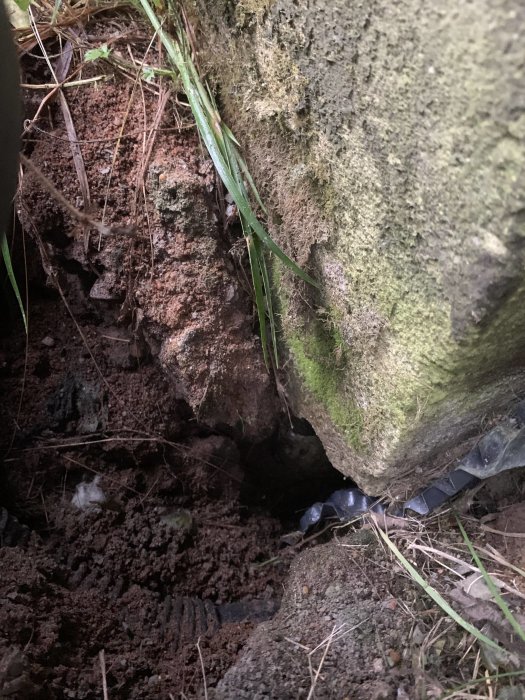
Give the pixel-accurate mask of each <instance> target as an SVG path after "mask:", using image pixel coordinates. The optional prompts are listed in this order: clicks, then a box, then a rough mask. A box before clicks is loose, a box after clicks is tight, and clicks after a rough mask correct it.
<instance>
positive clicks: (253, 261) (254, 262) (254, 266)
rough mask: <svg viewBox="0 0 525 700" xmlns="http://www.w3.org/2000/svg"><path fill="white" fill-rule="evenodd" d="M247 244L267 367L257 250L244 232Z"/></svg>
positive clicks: (251, 238)
mask: <svg viewBox="0 0 525 700" xmlns="http://www.w3.org/2000/svg"><path fill="white" fill-rule="evenodd" d="M244 235H245V238H246V242H247V244H248V255H249V256H250V269H251V271H252V281H253V290H254V292H255V306H256V307H257V315H258V316H259V330H260V333H261V344H262V348H263V355H264V361H265V363H266V365H267V366H268V360H269V357H268V333H267V330H266V304H265V301H264V291H263V280H262V276H261V267H260V258H259V251H258V249H257V239H256V238H255V237H254V236H253V234H252V233H248V232H245V234H244Z"/></svg>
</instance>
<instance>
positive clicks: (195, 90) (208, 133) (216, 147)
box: [139, 0, 319, 287]
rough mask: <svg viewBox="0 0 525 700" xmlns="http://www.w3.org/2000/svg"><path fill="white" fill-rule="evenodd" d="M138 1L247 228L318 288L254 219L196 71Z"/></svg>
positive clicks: (142, 0)
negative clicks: (173, 70)
mask: <svg viewBox="0 0 525 700" xmlns="http://www.w3.org/2000/svg"><path fill="white" fill-rule="evenodd" d="M139 2H140V4H141V6H142V7H143V9H144V11H145V13H146V15H147V17H148V19H149V20H150V22H151V24H152V26H153V28H154V29H155V31H156V32H157V33H158V35H159V37H160V39H161V41H162V43H163V44H164V47H165V49H166V52H167V54H168V56H169V58H170V60H171V61H172V62H173V63H174V65H175V67H176V68H177V69H178V71H179V73H180V75H181V79H182V83H183V86H184V91H185V93H186V96H187V98H188V102H189V103H190V106H191V109H192V112H193V115H194V117H195V121H196V122H197V127H198V129H199V132H200V133H201V137H202V139H203V141H204V143H205V145H206V148H207V149H208V152H209V154H210V157H211V159H212V160H213V163H214V165H215V168H216V170H217V172H218V173H219V177H220V178H221V180H222V181H223V183H224V185H225V187H226V189H227V190H228V192H229V193H230V194H231V196H232V197H233V200H234V202H235V204H236V205H237V208H238V209H239V212H240V213H241V214H242V215H243V216H244V218H245V221H246V223H247V224H248V226H249V227H250V228H251V229H253V231H254V232H255V234H256V235H257V237H258V238H259V239H260V240H261V241H262V242H263V243H264V245H266V246H267V248H268V249H269V250H270V251H271V252H272V253H274V254H275V255H276V256H277V257H278V258H279V259H280V260H281V261H282V262H283V263H284V265H285V266H286V267H288V268H289V269H290V270H291V271H292V272H293V273H294V274H295V275H297V276H298V277H300V278H301V279H302V280H304V281H305V282H308V283H309V284H311V285H313V286H314V287H319V285H318V283H317V282H316V281H315V280H314V279H313V278H312V277H310V275H308V274H307V273H306V272H304V270H302V269H301V268H300V267H299V265H297V263H295V262H294V261H293V260H291V258H289V257H288V256H287V255H286V253H284V252H283V251H282V250H281V249H280V248H279V246H278V245H277V244H276V243H275V242H274V241H273V240H272V239H271V238H270V236H269V235H268V234H267V233H266V231H265V230H264V228H263V226H262V225H261V224H260V222H259V221H258V219H257V217H256V216H255V214H254V213H253V211H252V209H251V206H250V203H249V202H248V201H247V198H246V195H245V193H243V192H242V191H241V189H240V188H239V186H238V185H237V183H236V181H235V178H234V177H233V175H232V173H231V172H230V171H229V168H228V165H227V162H226V158H225V157H224V155H223V153H222V152H221V150H222V149H221V143H222V139H223V137H222V136H221V137H219V138H218V136H217V133H216V132H215V129H214V128H213V126H212V125H211V124H210V122H209V119H210V117H211V118H212V119H213V116H212V114H213V113H214V110H213V108H212V106H211V105H210V103H209V100H208V99H207V98H206V99H204V98H203V93H204V89H203V88H202V87H201V89H200V90H199V86H201V85H202V84H201V83H200V80H199V79H197V77H196V76H197V74H196V72H195V69H194V68H193V65H192V64H191V62H190V61H188V62H187V61H186V60H185V59H184V56H183V53H182V51H181V49H180V47H179V45H178V44H177V42H175V41H173V40H172V39H171V38H170V37H169V35H168V34H167V33H166V32H165V31H164V29H163V28H162V26H161V23H160V21H159V19H158V18H157V16H156V15H155V13H154V12H153V10H152V8H151V6H150V5H149V3H148V0H139ZM189 65H191V66H192V68H193V70H192V69H190V68H189ZM207 106H209V109H208V116H207V115H206V108H207ZM210 112H211V114H210ZM243 189H244V188H243Z"/></svg>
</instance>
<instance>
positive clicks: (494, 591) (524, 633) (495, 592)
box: [456, 515, 525, 642]
mask: <svg viewBox="0 0 525 700" xmlns="http://www.w3.org/2000/svg"><path fill="white" fill-rule="evenodd" d="M456 520H457V523H458V527H459V529H460V531H461V534H462V535H463V539H464V540H465V543H466V545H467V547H468V550H469V552H470V554H471V556H472V559H474V561H475V563H476V566H477V567H478V569H479V570H480V571H481V574H482V576H483V579H484V581H485V583H486V584H487V588H488V589H489V591H490V593H491V595H492V597H493V598H494V602H495V603H497V605H498V607H499V609H500V610H501V612H502V613H503V615H504V616H505V617H506V619H507V620H508V622H509V624H510V625H511V627H512V629H513V630H514V631H515V632H516V634H517V635H518V636H519V637H520V639H522V640H523V641H524V642H525V630H524V629H523V627H522V626H521V625H520V623H519V622H518V621H517V620H516V618H515V617H514V615H513V614H512V612H511V611H510V609H509V606H508V605H507V603H506V602H505V601H504V600H503V598H502V596H501V593H500V592H499V589H498V587H497V586H496V584H495V583H494V581H493V579H492V576H491V575H490V574H489V572H488V571H487V570H486V569H485V566H484V565H483V562H482V561H481V559H480V557H479V555H478V553H477V552H476V550H475V549H474V547H473V545H472V542H471V541H470V538H469V536H468V535H467V533H466V531H465V528H464V527H463V525H462V523H461V520H460V519H459V518H458V516H457V515H456Z"/></svg>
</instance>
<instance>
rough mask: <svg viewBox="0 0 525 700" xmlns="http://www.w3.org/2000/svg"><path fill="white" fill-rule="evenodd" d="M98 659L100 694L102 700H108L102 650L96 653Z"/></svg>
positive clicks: (104, 659)
mask: <svg viewBox="0 0 525 700" xmlns="http://www.w3.org/2000/svg"><path fill="white" fill-rule="evenodd" d="M98 658H99V661H100V673H101V674H102V694H103V696H104V700H109V695H108V681H107V679H106V654H105V652H104V649H101V650H100V651H99V652H98Z"/></svg>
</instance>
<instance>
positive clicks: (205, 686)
mask: <svg viewBox="0 0 525 700" xmlns="http://www.w3.org/2000/svg"><path fill="white" fill-rule="evenodd" d="M197 651H198V652H199V661H200V662H201V669H202V681H203V683H204V700H208V687H207V685H206V669H205V668H204V659H203V658H202V651H201V638H200V637H199V638H198V639H197Z"/></svg>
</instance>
